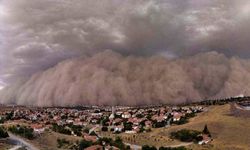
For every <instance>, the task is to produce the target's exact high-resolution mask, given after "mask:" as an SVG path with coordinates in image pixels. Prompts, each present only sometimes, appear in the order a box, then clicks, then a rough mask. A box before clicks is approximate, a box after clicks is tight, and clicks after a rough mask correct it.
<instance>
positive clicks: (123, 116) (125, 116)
mask: <svg viewBox="0 0 250 150" xmlns="http://www.w3.org/2000/svg"><path fill="white" fill-rule="evenodd" d="M130 117H131V114H130V113H129V112H127V111H126V112H124V113H123V114H122V118H126V119H128V118H130Z"/></svg>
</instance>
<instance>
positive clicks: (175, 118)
mask: <svg viewBox="0 0 250 150" xmlns="http://www.w3.org/2000/svg"><path fill="white" fill-rule="evenodd" d="M181 117H182V113H179V112H173V121H180V119H181Z"/></svg>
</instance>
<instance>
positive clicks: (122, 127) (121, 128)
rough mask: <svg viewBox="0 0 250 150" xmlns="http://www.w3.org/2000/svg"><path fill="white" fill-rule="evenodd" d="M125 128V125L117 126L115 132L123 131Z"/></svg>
mask: <svg viewBox="0 0 250 150" xmlns="http://www.w3.org/2000/svg"><path fill="white" fill-rule="evenodd" d="M123 129H124V126H123V125H119V126H115V127H114V132H122V130H123Z"/></svg>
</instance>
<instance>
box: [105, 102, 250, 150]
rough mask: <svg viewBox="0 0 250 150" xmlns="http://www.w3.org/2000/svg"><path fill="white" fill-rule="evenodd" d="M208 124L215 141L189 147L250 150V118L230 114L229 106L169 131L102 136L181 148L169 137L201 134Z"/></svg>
mask: <svg viewBox="0 0 250 150" xmlns="http://www.w3.org/2000/svg"><path fill="white" fill-rule="evenodd" d="M205 124H207V125H208V129H209V131H210V132H211V134H212V138H213V141H212V142H211V143H210V144H209V145H204V146H200V145H197V144H192V145H190V146H188V148H190V149H193V150H200V149H202V150H207V149H212V150H249V149H250V118H244V117H235V116H233V115H232V114H231V112H230V105H229V104H227V105H222V106H211V107H209V108H208V110H207V111H206V112H203V113H200V114H198V116H196V117H194V118H192V119H190V121H189V123H187V124H184V125H178V126H177V125H176V126H171V127H169V128H160V129H153V130H152V132H149V133H140V134H137V135H133V134H125V133H122V134H119V135H114V134H110V133H103V135H104V136H110V137H114V136H121V137H122V139H123V140H124V141H125V142H128V143H134V144H138V145H144V144H148V145H153V146H156V147H160V146H168V145H178V144H180V143H181V142H179V141H176V140H172V139H170V138H169V134H170V133H171V132H173V131H177V130H180V129H194V130H200V131H202V130H203V128H204V126H205Z"/></svg>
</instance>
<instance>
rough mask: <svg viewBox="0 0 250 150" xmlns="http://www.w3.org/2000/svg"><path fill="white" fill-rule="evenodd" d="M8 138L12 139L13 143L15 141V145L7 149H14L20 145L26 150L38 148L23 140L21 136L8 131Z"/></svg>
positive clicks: (37, 149)
mask: <svg viewBox="0 0 250 150" xmlns="http://www.w3.org/2000/svg"><path fill="white" fill-rule="evenodd" d="M8 134H9V139H10V140H12V141H13V142H14V143H16V146H15V147H13V148H11V149H9V150H16V149H18V148H20V146H22V147H23V146H24V147H25V148H26V149H27V150H39V148H36V147H35V146H34V145H32V144H30V143H28V142H27V141H25V140H23V139H22V138H20V137H18V136H16V135H14V134H12V133H9V132H8Z"/></svg>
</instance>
